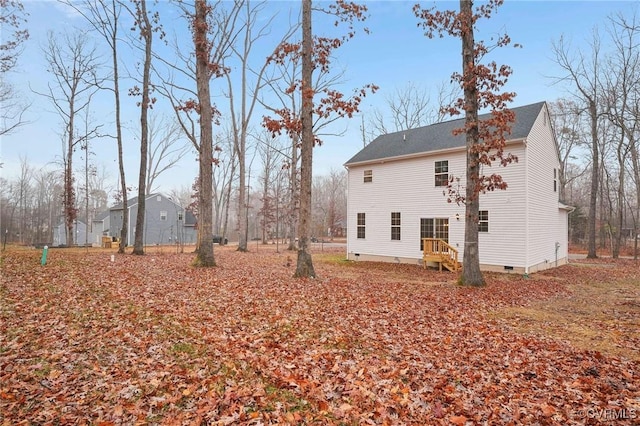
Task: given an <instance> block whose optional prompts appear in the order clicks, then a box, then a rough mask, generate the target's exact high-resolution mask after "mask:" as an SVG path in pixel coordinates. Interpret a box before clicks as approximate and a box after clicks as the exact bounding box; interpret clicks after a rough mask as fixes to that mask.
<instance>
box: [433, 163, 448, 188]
mask: <svg viewBox="0 0 640 426" xmlns="http://www.w3.org/2000/svg"><path fill="white" fill-rule="evenodd" d="M435 177H436V186H447V185H448V184H449V161H448V160H443V161H436V163H435Z"/></svg>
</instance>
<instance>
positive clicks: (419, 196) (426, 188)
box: [347, 151, 466, 259]
mask: <svg viewBox="0 0 640 426" xmlns="http://www.w3.org/2000/svg"><path fill="white" fill-rule="evenodd" d="M441 160H447V161H448V162H449V164H448V166H449V167H448V169H449V174H452V175H455V176H461V177H463V178H464V175H465V170H466V169H465V164H466V157H465V154H464V151H460V152H459V153H457V152H456V153H454V154H451V153H448V154H446V155H439V156H432V157H422V158H414V159H408V160H404V161H398V162H389V163H382V164H376V165H375V168H374V169H373V172H374V174H375V179H376V183H375V185H371V184H365V183H364V182H363V180H362V176H363V171H364V170H365V169H371V168H372V167H371V166H361V167H350V168H349V174H348V193H349V197H348V203H347V209H348V212H349V214H348V216H347V217H348V218H349V223H348V224H347V232H348V247H347V251H348V252H349V253H360V254H372V255H373V254H375V255H380V256H392V257H404V258H414V259H422V252H421V250H420V247H419V245H418V244H417V241H418V240H419V238H420V219H421V218H425V217H439V218H448V219H449V224H450V229H449V239H450V241H455V242H454V247H455V244H458V248H459V249H460V250H462V246H463V244H462V241H463V236H464V221H462V220H460V221H456V220H455V215H456V213H458V214H460V215H461V216H464V207H463V206H458V205H456V204H455V203H448V202H447V198H446V196H444V195H443V193H442V187H435V186H434V181H433V179H434V175H433V171H434V169H435V164H434V162H435V161H441ZM392 208H393V211H396V212H402V215H401V216H402V235H401V237H402V239H401V240H400V241H394V244H389V232H390V231H389V226H390V217H391V211H392ZM359 212H363V213H366V220H367V228H368V229H369V230H387V231H386V232H377V231H376V232H372V231H369V232H367V238H366V240H364V239H358V238H357V223H356V222H357V216H356V213H359Z"/></svg>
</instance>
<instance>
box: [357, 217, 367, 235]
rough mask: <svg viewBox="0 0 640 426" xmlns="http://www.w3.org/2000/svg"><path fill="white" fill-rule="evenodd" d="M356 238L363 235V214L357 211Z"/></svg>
mask: <svg viewBox="0 0 640 426" xmlns="http://www.w3.org/2000/svg"><path fill="white" fill-rule="evenodd" d="M357 236H358V238H360V239H362V238H364V237H365V214H364V213H358V235H357Z"/></svg>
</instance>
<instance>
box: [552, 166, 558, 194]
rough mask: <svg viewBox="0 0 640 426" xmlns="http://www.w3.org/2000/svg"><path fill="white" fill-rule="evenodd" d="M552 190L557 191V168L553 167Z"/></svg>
mask: <svg viewBox="0 0 640 426" xmlns="http://www.w3.org/2000/svg"><path fill="white" fill-rule="evenodd" d="M553 192H558V169H553Z"/></svg>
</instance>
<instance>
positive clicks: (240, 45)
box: [226, 1, 296, 251]
mask: <svg viewBox="0 0 640 426" xmlns="http://www.w3.org/2000/svg"><path fill="white" fill-rule="evenodd" d="M238 4H240V5H241V10H242V12H243V19H244V25H243V26H242V28H241V30H240V31H239V32H238V34H237V43H235V44H231V45H230V47H231V49H232V51H233V57H232V58H229V59H228V60H229V61H231V60H235V61H238V63H239V72H240V77H239V79H235V80H234V79H232V78H231V74H229V73H227V74H226V77H227V87H228V89H227V90H228V92H227V96H228V98H229V107H230V109H229V111H230V114H231V117H230V118H231V124H232V126H233V127H232V128H233V138H234V139H233V140H234V144H235V151H236V153H237V158H238V178H239V182H238V201H239V205H238V209H237V212H238V224H239V229H238V237H239V238H238V250H239V251H246V250H247V235H248V229H247V223H248V218H247V217H246V215H247V212H248V209H247V206H246V205H244V203H245V202H246V200H247V194H246V191H247V188H248V182H247V178H246V175H247V166H246V161H247V142H248V136H249V130H250V129H249V125H250V123H251V120H252V117H253V112H254V111H255V107H256V105H257V103H258V100H259V97H260V92H261V90H262V89H263V88H264V87H265V86H267V85H268V84H269V81H268V79H265V72H266V71H267V69H268V66H269V63H270V61H269V60H268V59H266V60H263V61H262V63H261V64H260V65H259V69H257V70H253V69H252V68H251V64H250V62H251V59H252V50H253V47H254V45H255V44H256V43H257V42H258V41H259V40H260V39H261V38H264V37H266V36H267V35H269V34H270V32H271V31H272V30H273V19H274V17H275V16H271V17H270V18H267V19H266V20H265V18H264V17H263V16H262V15H263V14H264V9H265V6H266V4H267V3H266V2H259V3H257V5H253V4H252V2H251V1H242V2H238ZM259 22H262V24H261V26H260V27H257V24H258V23H259ZM295 30H296V27H295V26H294V27H292V28H289V29H287V30H286V31H285V33H284V35H283V36H282V38H281V43H282V42H285V41H286V40H288V39H289V37H291V35H292V34H293V33H294V31H295ZM251 76H253V78H252V79H251V78H250V77H251ZM237 82H239V84H238V83H237ZM236 89H237V93H236Z"/></svg>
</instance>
